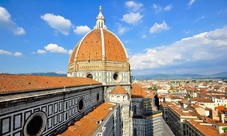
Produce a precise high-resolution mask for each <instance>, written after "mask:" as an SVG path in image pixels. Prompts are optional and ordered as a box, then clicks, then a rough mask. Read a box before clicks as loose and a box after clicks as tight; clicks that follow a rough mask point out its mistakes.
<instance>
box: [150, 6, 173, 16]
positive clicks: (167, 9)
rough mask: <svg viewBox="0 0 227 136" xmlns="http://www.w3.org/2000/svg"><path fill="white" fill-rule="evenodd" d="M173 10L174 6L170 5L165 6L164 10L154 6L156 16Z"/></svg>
mask: <svg viewBox="0 0 227 136" xmlns="http://www.w3.org/2000/svg"><path fill="white" fill-rule="evenodd" d="M172 8H173V5H172V4H169V5H167V6H165V7H164V8H163V7H162V6H159V5H157V4H153V9H154V11H155V13H156V14H157V13H159V12H161V11H169V10H171V9H172Z"/></svg>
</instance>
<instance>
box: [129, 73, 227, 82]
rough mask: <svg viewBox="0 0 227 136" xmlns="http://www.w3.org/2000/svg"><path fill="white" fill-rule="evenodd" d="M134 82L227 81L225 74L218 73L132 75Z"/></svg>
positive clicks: (226, 74)
mask: <svg viewBox="0 0 227 136" xmlns="http://www.w3.org/2000/svg"><path fill="white" fill-rule="evenodd" d="M133 79H136V80H149V79H156V80H168V79H227V72H220V73H216V74H211V75H200V74H148V75H133Z"/></svg>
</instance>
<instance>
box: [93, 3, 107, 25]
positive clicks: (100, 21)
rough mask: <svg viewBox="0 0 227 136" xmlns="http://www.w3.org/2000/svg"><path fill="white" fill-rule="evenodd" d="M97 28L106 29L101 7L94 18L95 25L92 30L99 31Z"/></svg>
mask: <svg viewBox="0 0 227 136" xmlns="http://www.w3.org/2000/svg"><path fill="white" fill-rule="evenodd" d="M99 28H102V29H107V27H106V25H105V18H104V16H103V15H102V7H101V6H100V7H99V14H98V16H97V17H96V25H95V27H94V29H99Z"/></svg>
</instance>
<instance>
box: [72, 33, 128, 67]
mask: <svg viewBox="0 0 227 136" xmlns="http://www.w3.org/2000/svg"><path fill="white" fill-rule="evenodd" d="M102 37H103V39H102ZM102 58H103V59H104V60H107V61H120V62H127V54H126V51H125V48H124V46H123V44H122V43H121V41H120V40H119V39H118V38H117V36H115V35H114V34H113V33H112V32H110V31H108V30H106V29H94V30H92V31H91V32H89V33H88V34H87V35H86V36H85V37H84V38H83V39H82V40H81V42H79V43H78V44H77V45H76V47H75V49H74V50H73V52H72V55H71V57H70V60H69V61H70V62H69V63H70V64H71V63H73V62H74V60H76V61H77V62H79V61H88V60H91V61H100V60H102Z"/></svg>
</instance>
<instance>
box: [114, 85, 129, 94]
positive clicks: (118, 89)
mask: <svg viewBox="0 0 227 136" xmlns="http://www.w3.org/2000/svg"><path fill="white" fill-rule="evenodd" d="M127 93H128V92H127V91H126V90H125V89H124V88H123V87H122V86H119V85H118V86H116V87H115V88H114V89H113V90H112V91H111V92H110V94H127Z"/></svg>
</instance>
